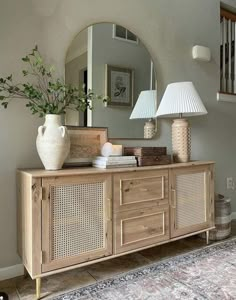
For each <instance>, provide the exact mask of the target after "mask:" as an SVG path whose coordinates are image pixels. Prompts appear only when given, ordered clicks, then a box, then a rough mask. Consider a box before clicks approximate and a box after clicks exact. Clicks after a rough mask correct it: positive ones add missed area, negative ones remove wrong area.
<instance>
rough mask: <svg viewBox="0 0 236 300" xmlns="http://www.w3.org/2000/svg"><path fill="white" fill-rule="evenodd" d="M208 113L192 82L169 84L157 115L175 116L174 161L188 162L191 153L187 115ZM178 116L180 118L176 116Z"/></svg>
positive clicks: (173, 130)
mask: <svg viewBox="0 0 236 300" xmlns="http://www.w3.org/2000/svg"><path fill="white" fill-rule="evenodd" d="M205 114H207V110H206V108H205V106H204V104H203V103H202V100H201V98H200V96H199V95H198V93H197V91H196V89H195V87H194V85H193V83H192V82H176V83H171V84H169V85H168V86H167V88H166V90H165V93H164V95H163V97H162V100H161V103H160V105H159V107H158V110H157V112H156V117H159V116H162V117H173V118H175V119H174V120H173V124H172V153H173V160H174V162H183V163H185V162H188V161H189V160H190V155H191V131H190V127H189V124H188V120H186V119H183V118H182V115H183V116H184V117H185V116H186V117H190V116H199V115H205ZM176 117H178V118H176Z"/></svg>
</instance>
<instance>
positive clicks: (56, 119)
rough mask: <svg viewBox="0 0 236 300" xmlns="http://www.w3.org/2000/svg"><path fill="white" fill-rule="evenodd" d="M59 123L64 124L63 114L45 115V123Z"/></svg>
mask: <svg viewBox="0 0 236 300" xmlns="http://www.w3.org/2000/svg"><path fill="white" fill-rule="evenodd" d="M52 123H53V124H57V125H59V126H61V125H62V120H61V115H56V114H55V115H54V114H48V115H46V116H45V123H44V125H48V124H52Z"/></svg>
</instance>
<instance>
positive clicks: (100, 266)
mask: <svg viewBox="0 0 236 300" xmlns="http://www.w3.org/2000/svg"><path fill="white" fill-rule="evenodd" d="M231 236H232V237H233V236H236V220H233V221H232V235H231ZM211 243H212V242H211ZM205 245H206V243H205V240H204V239H201V238H200V237H198V236H193V237H189V238H186V239H183V240H180V241H176V242H172V243H168V244H166V245H161V246H158V247H154V248H150V249H147V250H144V251H140V252H137V253H134V254H130V255H126V256H123V257H119V258H116V259H112V260H109V261H105V262H101V263H97V264H94V265H90V266H88V267H84V268H80V269H76V270H73V271H68V272H64V273H61V274H57V275H53V276H49V277H46V278H43V279H42V296H43V299H45V300H48V299H50V298H52V297H54V296H56V295H60V294H63V293H65V292H67V291H70V290H74V289H77V288H79V287H82V286H86V285H89V284H92V283H95V282H96V281H98V280H102V279H106V278H109V277H111V276H113V275H117V274H120V273H123V272H127V271H130V270H133V269H135V268H138V267H142V266H145V265H147V264H150V263H152V262H157V261H160V260H161V259H164V258H168V257H173V256H175V255H179V254H182V253H186V252H189V251H192V250H195V249H198V248H201V247H204V246H205ZM0 292H6V293H7V294H8V295H9V299H10V300H19V299H21V300H33V299H34V293H35V282H34V281H33V280H31V279H30V278H29V277H28V278H24V277H23V276H21V277H17V278H13V279H9V280H5V281H1V282H0Z"/></svg>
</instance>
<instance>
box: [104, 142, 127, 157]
mask: <svg viewBox="0 0 236 300" xmlns="http://www.w3.org/2000/svg"><path fill="white" fill-rule="evenodd" d="M101 154H102V156H105V157H108V156H121V155H122V154H123V146H122V145H112V143H109V142H107V143H105V144H104V145H103V146H102V148H101Z"/></svg>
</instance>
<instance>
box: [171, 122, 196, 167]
mask: <svg viewBox="0 0 236 300" xmlns="http://www.w3.org/2000/svg"><path fill="white" fill-rule="evenodd" d="M172 152H173V160H174V162H188V161H189V160H190V155H191V133H190V127H189V125H188V121H187V120H186V119H175V120H173V124H172Z"/></svg>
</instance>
